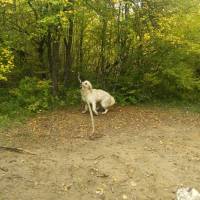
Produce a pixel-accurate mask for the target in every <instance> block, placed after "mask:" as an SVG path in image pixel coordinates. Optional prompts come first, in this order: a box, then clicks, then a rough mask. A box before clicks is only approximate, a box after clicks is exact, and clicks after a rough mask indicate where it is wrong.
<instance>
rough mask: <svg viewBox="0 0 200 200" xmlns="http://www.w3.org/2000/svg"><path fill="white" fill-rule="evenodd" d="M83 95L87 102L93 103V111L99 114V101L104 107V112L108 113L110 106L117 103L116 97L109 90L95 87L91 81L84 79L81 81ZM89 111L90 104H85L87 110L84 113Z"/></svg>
mask: <svg viewBox="0 0 200 200" xmlns="http://www.w3.org/2000/svg"><path fill="white" fill-rule="evenodd" d="M81 97H82V100H83V101H84V102H85V103H86V102H88V103H89V104H91V105H92V110H93V112H94V113H95V114H96V115H98V112H97V110H96V109H97V103H99V104H100V105H101V107H102V108H103V109H104V112H103V113H102V114H106V113H107V112H108V108H109V107H110V106H112V105H114V104H115V99H114V97H113V96H111V95H110V94H109V93H108V92H106V91H104V90H100V89H93V88H92V84H91V83H90V82H89V81H83V82H82V83H81ZM87 111H88V106H87V104H85V110H84V111H83V112H82V113H85V112H87Z"/></svg>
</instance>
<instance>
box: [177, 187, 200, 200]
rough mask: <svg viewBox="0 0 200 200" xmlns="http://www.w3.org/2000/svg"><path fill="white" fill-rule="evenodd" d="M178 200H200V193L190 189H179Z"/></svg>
mask: <svg viewBox="0 0 200 200" xmlns="http://www.w3.org/2000/svg"><path fill="white" fill-rule="evenodd" d="M176 199H177V200H200V193H199V192H198V191H197V190H196V189H194V188H190V187H186V188H179V189H178V190H177V192H176Z"/></svg>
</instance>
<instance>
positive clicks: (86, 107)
mask: <svg viewBox="0 0 200 200" xmlns="http://www.w3.org/2000/svg"><path fill="white" fill-rule="evenodd" d="M87 111H88V105H87V104H85V108H84V110H83V111H82V113H83V114H84V113H86V112H87Z"/></svg>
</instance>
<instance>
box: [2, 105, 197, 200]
mask: <svg viewBox="0 0 200 200" xmlns="http://www.w3.org/2000/svg"><path fill="white" fill-rule="evenodd" d="M88 120H89V115H83V114H80V111H78V110H63V111H61V110H60V111H55V112H53V113H49V114H43V115H40V116H38V117H37V118H34V119H31V120H30V121H28V122H27V123H26V124H25V125H23V126H20V127H18V128H15V129H12V130H8V131H7V132H6V131H5V132H3V133H0V146H13V147H22V148H24V149H27V150H29V151H32V152H34V153H36V155H29V154H20V153H14V152H8V151H0V200H95V199H97V200H98V199H102V200H120V199H122V200H123V199H130V200H146V199H152V200H168V199H170V200H171V199H174V197H175V193H174V192H175V191H176V189H177V187H178V186H180V185H184V186H193V187H196V188H197V189H198V190H200V148H199V147H200V115H199V114H194V113H188V112H185V111H184V112H183V111H177V110H164V109H159V108H151V109H150V108H141V107H125V108H115V109H114V110H113V111H111V112H110V113H108V114H107V115H100V116H98V117H95V123H96V128H97V130H98V131H97V134H98V135H99V136H101V137H100V138H97V139H95V140H88V138H87V133H88V132H89V131H90V130H91V127H90V121H88Z"/></svg>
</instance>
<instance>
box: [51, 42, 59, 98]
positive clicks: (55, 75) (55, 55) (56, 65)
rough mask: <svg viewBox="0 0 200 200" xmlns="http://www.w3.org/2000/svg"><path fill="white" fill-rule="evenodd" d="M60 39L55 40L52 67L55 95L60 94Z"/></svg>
mask: <svg viewBox="0 0 200 200" xmlns="http://www.w3.org/2000/svg"><path fill="white" fill-rule="evenodd" d="M59 49H60V41H59V39H57V40H56V41H54V42H53V69H52V82H53V91H52V92H53V96H57V94H58V69H59V65H60V59H59Z"/></svg>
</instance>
